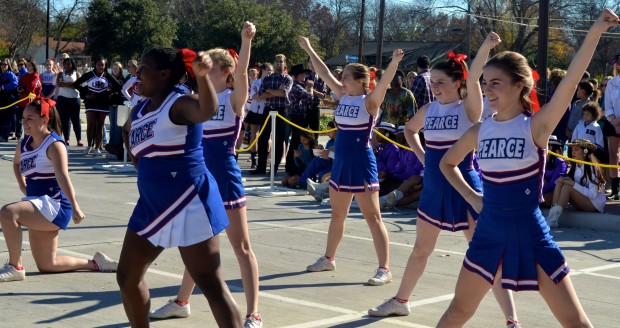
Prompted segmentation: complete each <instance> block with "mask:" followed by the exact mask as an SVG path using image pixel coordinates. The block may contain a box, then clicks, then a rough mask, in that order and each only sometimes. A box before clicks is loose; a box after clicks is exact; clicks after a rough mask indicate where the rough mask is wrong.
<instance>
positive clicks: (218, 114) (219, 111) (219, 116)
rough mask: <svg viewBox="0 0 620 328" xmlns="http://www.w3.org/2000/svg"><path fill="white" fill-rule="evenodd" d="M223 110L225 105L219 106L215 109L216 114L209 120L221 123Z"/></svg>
mask: <svg viewBox="0 0 620 328" xmlns="http://www.w3.org/2000/svg"><path fill="white" fill-rule="evenodd" d="M225 110H226V106H225V105H219V106H218V108H217V112H216V113H215V115H214V116H213V117H212V118H211V120H213V121H223V120H224V111H225Z"/></svg>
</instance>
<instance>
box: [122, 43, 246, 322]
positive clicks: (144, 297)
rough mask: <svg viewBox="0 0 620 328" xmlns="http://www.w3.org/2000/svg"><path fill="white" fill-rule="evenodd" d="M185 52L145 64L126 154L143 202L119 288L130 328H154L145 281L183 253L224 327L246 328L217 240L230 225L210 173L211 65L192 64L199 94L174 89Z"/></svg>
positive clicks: (155, 56)
mask: <svg viewBox="0 0 620 328" xmlns="http://www.w3.org/2000/svg"><path fill="white" fill-rule="evenodd" d="M184 53H186V52H183V51H179V50H175V49H170V48H155V49H151V50H149V51H147V52H146V53H145V54H144V55H142V58H141V59H140V68H139V70H138V75H137V77H138V81H139V82H140V83H141V92H142V95H143V96H144V97H146V100H145V101H143V102H141V103H140V104H138V105H137V106H136V107H134V108H133V109H132V113H131V114H130V118H129V120H127V122H126V123H125V126H124V127H123V138H124V140H125V146H126V149H129V150H130V155H131V160H132V162H133V164H134V166H135V167H136V169H137V171H138V191H139V193H140V198H139V199H138V203H137V204H136V207H135V209H134V212H133V214H132V215H131V218H130V220H129V225H128V229H127V232H126V234H125V240H124V241H123V247H122V250H121V256H120V260H119V265H118V272H117V276H116V278H117V281H118V284H119V286H120V290H121V297H122V299H123V305H124V306H125V313H126V314H127V317H128V319H129V323H130V324H131V326H132V327H148V325H149V306H150V299H149V298H150V297H149V290H148V288H147V286H146V283H145V282H144V275H145V274H146V271H147V270H148V268H149V266H150V265H151V263H153V261H155V259H157V257H158V256H159V254H160V253H161V252H162V251H163V250H164V249H165V248H171V247H178V249H179V252H180V253H181V258H182V259H183V263H184V264H185V267H186V268H187V271H188V272H189V273H190V274H191V276H192V278H193V280H194V281H195V282H196V284H197V285H198V286H199V287H200V289H201V290H202V291H203V293H204V294H205V296H206V297H207V299H208V301H209V305H210V306H211V311H212V312H213V315H214V316H215V320H216V321H217V324H218V325H219V326H220V327H240V326H241V325H240V321H239V317H240V314H239V310H238V309H237V305H236V304H235V301H234V300H233V298H232V296H231V294H230V291H229V290H228V287H227V286H226V283H225V282H224V279H223V278H222V276H221V274H220V255H219V248H220V245H219V237H218V235H219V233H220V232H222V231H223V230H224V229H225V228H226V227H227V226H228V219H227V218H226V212H225V210H224V206H222V197H221V196H220V194H219V192H218V190H217V185H216V182H215V179H214V178H213V176H212V175H211V174H210V173H209V171H208V170H207V167H206V165H205V162H204V155H203V151H202V144H201V140H202V134H203V133H202V122H204V121H206V120H208V119H210V118H211V117H213V115H214V114H215V113H216V112H217V108H218V102H217V96H216V93H215V90H214V87H213V85H212V84H211V80H210V79H209V76H208V75H209V71H211V65H212V64H211V59H210V58H209V56H208V55H207V54H205V53H199V54H198V56H197V57H196V58H195V59H194V60H193V61H192V60H191V59H190V60H188V62H192V66H193V71H194V73H195V74H196V80H197V83H198V94H197V95H181V94H180V93H178V92H177V89H176V88H175V86H176V84H177V83H178V82H179V80H180V78H181V76H183V75H184V74H185V72H186V67H185V65H186V64H185V62H184V56H183V54H184Z"/></svg>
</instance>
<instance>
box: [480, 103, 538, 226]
mask: <svg viewBox="0 0 620 328" xmlns="http://www.w3.org/2000/svg"><path fill="white" fill-rule="evenodd" d="M531 122H532V118H531V117H530V116H528V115H526V114H520V115H519V116H517V117H515V118H513V119H511V120H509V121H504V122H498V121H496V120H495V119H494V116H491V117H489V118H487V119H486V120H484V122H483V123H482V125H481V126H480V132H479V134H478V163H479V165H480V169H481V171H482V181H483V188H484V192H485V196H484V198H483V204H484V205H483V208H484V209H485V210H487V209H488V210H501V211H502V213H503V215H507V216H512V215H520V214H522V213H526V214H527V213H532V210H534V209H535V208H538V203H539V202H542V201H543V199H542V187H543V181H544V179H543V176H544V170H545V160H546V154H547V150H546V149H540V148H538V146H536V144H535V143H534V139H533V137H532V128H531Z"/></svg>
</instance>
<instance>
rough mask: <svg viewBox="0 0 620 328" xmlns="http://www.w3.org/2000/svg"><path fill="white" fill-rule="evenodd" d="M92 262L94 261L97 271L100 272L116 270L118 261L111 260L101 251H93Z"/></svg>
mask: <svg viewBox="0 0 620 328" xmlns="http://www.w3.org/2000/svg"><path fill="white" fill-rule="evenodd" d="M93 262H95V266H96V267H97V271H100V272H116V268H118V262H116V261H114V260H112V259H111V258H109V257H108V256H107V255H105V254H103V253H101V252H97V253H95V255H94V256H93Z"/></svg>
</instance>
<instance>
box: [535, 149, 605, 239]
mask: <svg viewBox="0 0 620 328" xmlns="http://www.w3.org/2000/svg"><path fill="white" fill-rule="evenodd" d="M569 145H570V146H571V147H572V149H571V150H572V155H573V156H572V157H573V158H574V159H577V160H582V161H586V162H591V163H594V164H598V159H597V158H596V155H594V152H595V151H596V145H594V144H593V143H592V142H590V141H589V140H581V139H578V140H575V141H574V142H572V143H570V144H569ZM604 186H605V180H604V178H603V172H602V170H601V168H600V167H598V166H594V165H584V164H580V163H571V168H570V169H569V171H568V174H567V175H566V176H563V177H561V178H559V179H558V180H557V181H556V185H555V191H554V192H553V206H552V207H551V209H550V210H549V214H548V215H547V224H548V225H549V227H551V228H557V227H558V219H559V217H560V215H561V214H562V211H563V210H564V208H565V207H566V205H568V204H569V203H570V204H571V205H573V207H574V208H575V209H577V210H579V211H586V212H601V213H602V212H603V210H604V209H605V193H604V190H603V188H604Z"/></svg>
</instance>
